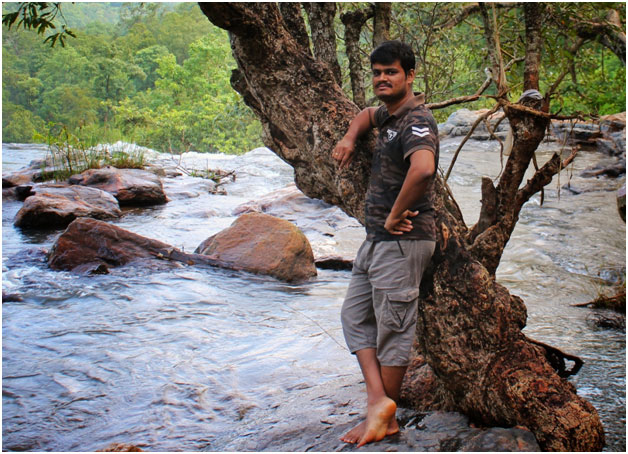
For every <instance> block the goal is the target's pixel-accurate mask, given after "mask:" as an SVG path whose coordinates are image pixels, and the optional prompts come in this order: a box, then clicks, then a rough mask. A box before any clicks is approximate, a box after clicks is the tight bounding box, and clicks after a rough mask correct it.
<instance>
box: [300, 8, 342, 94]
mask: <svg viewBox="0 0 628 454" xmlns="http://www.w3.org/2000/svg"><path fill="white" fill-rule="evenodd" d="M303 8H304V9H305V12H306V13H307V15H308V18H309V19H310V29H311V30H312V43H313V44H314V55H315V56H316V58H317V59H319V60H321V61H322V62H324V63H326V64H327V66H329V69H331V72H332V74H333V75H334V79H335V81H336V83H337V84H338V85H342V73H341V71H340V64H339V63H338V55H337V53H336V32H335V31H334V17H335V15H336V4H335V3H333V2H330V3H320V2H312V3H303Z"/></svg>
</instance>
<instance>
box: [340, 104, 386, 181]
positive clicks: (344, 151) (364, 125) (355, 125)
mask: <svg viewBox="0 0 628 454" xmlns="http://www.w3.org/2000/svg"><path fill="white" fill-rule="evenodd" d="M375 110H377V109H376V108H375V107H367V108H366V109H364V110H362V111H361V112H360V113H359V114H357V115H356V116H355V118H353V120H351V123H350V124H349V129H348V130H347V132H346V133H345V136H344V137H343V138H342V140H341V141H340V142H338V143H337V144H336V147H335V148H334V150H333V152H332V158H334V159H335V160H336V161H337V162H338V164H339V167H340V169H341V170H342V169H344V168H345V167H347V166H348V165H349V164H350V163H351V160H352V159H353V151H354V148H355V142H356V141H357V140H358V138H359V137H360V136H361V135H363V134H364V133H365V132H366V131H368V130H369V129H371V128H372V127H373V121H372V119H371V117H372V115H374V113H375Z"/></svg>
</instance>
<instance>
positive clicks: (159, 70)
mask: <svg viewBox="0 0 628 454" xmlns="http://www.w3.org/2000/svg"><path fill="white" fill-rule="evenodd" d="M19 5H20V4H17V3H14V4H3V13H5V14H6V13H11V12H12V11H16V10H17V8H18V7H19ZM62 8H63V14H64V17H65V20H66V21H67V23H68V24H70V25H71V26H72V28H73V29H76V30H79V31H80V32H79V33H77V37H76V38H75V39H72V40H68V41H66V43H65V44H66V45H65V46H64V47H59V46H56V47H55V48H53V49H50V47H48V46H47V45H44V44H43V43H42V39H41V37H39V36H38V35H37V33H35V32H32V31H30V32H29V31H27V30H23V29H22V28H19V27H15V26H14V27H12V28H10V29H9V28H6V27H5V30H4V33H3V37H2V38H3V52H2V53H3V73H2V78H3V140H5V141H20V142H30V141H32V140H33V139H32V137H33V130H39V131H42V130H43V129H44V128H43V125H45V124H46V122H53V123H58V124H63V125H65V128H66V129H67V132H68V134H74V135H77V136H78V135H81V134H84V133H85V131H88V130H89V131H90V134H93V135H94V136H95V137H100V140H99V141H100V142H101V143H103V142H105V141H106V139H107V138H112V140H113V139H114V138H115V140H124V141H127V142H137V143H140V144H141V145H144V146H148V147H151V148H154V149H156V150H163V151H172V152H176V153H178V152H182V151H187V150H195V151H212V152H216V151H221V152H226V153H242V152H246V151H249V150H250V149H252V148H255V147H257V146H260V145H261V139H260V136H261V126H260V124H259V122H258V120H257V119H256V118H255V117H254V115H253V114H252V112H251V111H250V110H249V109H248V108H247V107H246V106H245V105H244V103H243V101H242V99H241V97H240V95H238V94H237V93H235V92H234V91H233V89H232V88H231V86H230V84H229V77H230V75H231V68H234V67H235V66H236V65H235V62H234V61H233V57H232V55H231V50H230V47H229V40H228V37H227V34H226V32H224V31H223V30H220V29H217V28H216V27H214V26H212V25H211V23H210V22H209V21H208V20H207V18H206V17H205V16H204V15H203V14H202V13H201V12H200V9H199V8H198V5H197V4H195V3H181V4H165V3H160V4H154V3H153V4H151V3H125V4H121V3H118V4H106V3H98V4H95V3H76V4H74V3H66V4H64V5H63V7H62ZM46 17H48V16H46ZM78 131H82V132H81V133H80V134H79V132H78ZM40 139H41V136H40ZM115 140H114V141H115Z"/></svg>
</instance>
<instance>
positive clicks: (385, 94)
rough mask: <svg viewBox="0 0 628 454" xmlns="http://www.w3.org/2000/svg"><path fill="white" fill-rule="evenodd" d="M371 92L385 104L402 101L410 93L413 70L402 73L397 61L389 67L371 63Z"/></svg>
mask: <svg viewBox="0 0 628 454" xmlns="http://www.w3.org/2000/svg"><path fill="white" fill-rule="evenodd" d="M371 69H372V72H373V91H374V92H375V96H377V97H378V98H379V99H380V100H381V101H383V102H385V103H391V102H395V101H397V100H399V99H403V98H404V97H405V96H406V95H407V94H408V91H412V82H413V81H414V70H413V69H411V70H410V71H408V74H407V75H406V73H405V72H404V70H403V68H402V67H401V63H400V61H399V60H397V61H395V62H394V63H392V64H390V65H382V64H380V63H373V65H372V66H371Z"/></svg>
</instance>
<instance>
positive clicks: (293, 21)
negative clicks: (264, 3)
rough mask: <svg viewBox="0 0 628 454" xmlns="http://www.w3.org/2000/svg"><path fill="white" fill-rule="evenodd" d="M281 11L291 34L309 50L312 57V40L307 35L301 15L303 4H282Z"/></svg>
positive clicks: (280, 5) (280, 4)
mask: <svg viewBox="0 0 628 454" xmlns="http://www.w3.org/2000/svg"><path fill="white" fill-rule="evenodd" d="M279 11H280V12H281V17H283V21H284V23H285V24H286V28H287V29H288V31H289V32H290V34H292V36H293V37H294V39H295V40H296V42H297V43H299V44H300V45H301V46H303V48H304V49H307V51H308V52H309V53H310V55H311V51H310V38H309V36H308V35H307V30H306V29H305V21H304V20H303V15H302V14H301V4H300V3H299V2H280V3H279Z"/></svg>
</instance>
